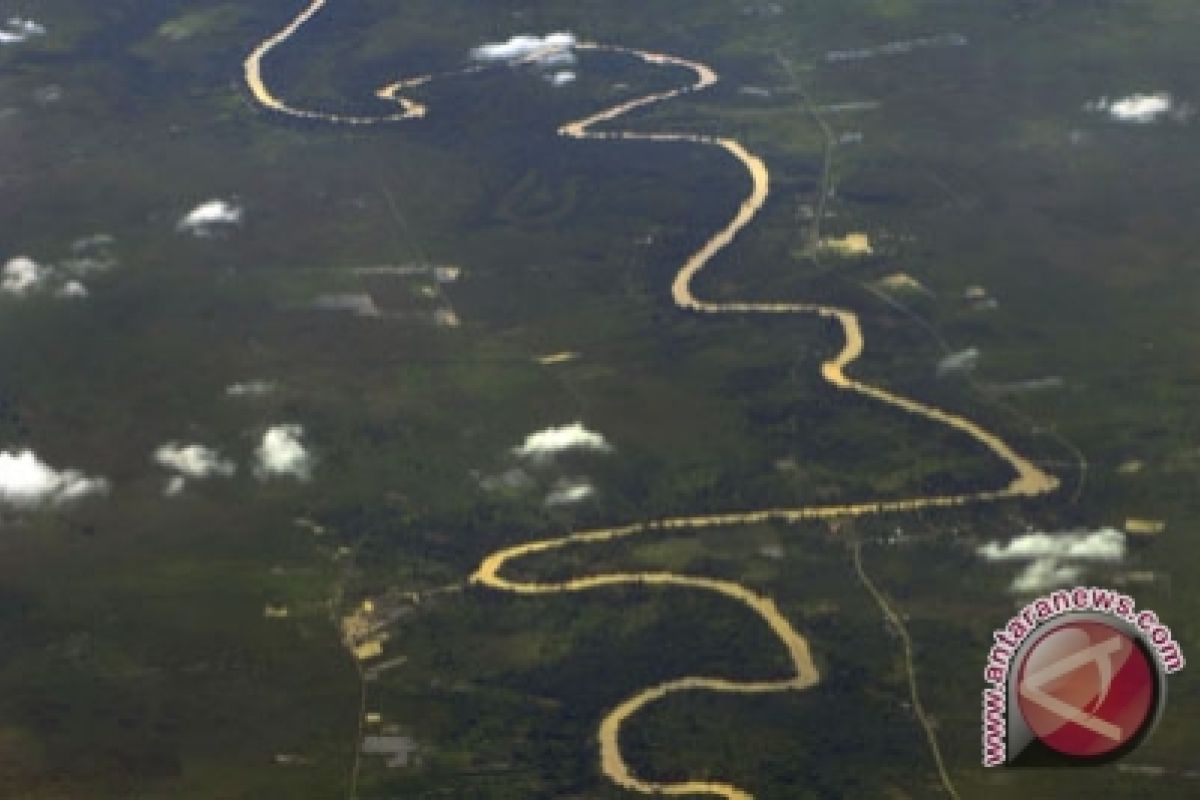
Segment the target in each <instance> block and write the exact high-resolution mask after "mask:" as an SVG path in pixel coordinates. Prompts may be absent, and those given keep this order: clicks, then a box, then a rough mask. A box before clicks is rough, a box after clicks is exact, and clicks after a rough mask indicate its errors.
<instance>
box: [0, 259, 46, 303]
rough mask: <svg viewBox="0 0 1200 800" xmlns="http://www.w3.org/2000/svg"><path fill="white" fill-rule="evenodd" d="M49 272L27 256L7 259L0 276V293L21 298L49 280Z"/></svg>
mask: <svg viewBox="0 0 1200 800" xmlns="http://www.w3.org/2000/svg"><path fill="white" fill-rule="evenodd" d="M50 276H51V270H50V268H49V267H44V266H42V265H41V264H39V263H38V262H36V261H34V260H33V259H32V258H29V257H28V256H17V257H16V258H12V259H9V261H8V263H7V264H5V265H4V270H3V273H2V274H0V291H4V292H5V293H7V294H13V295H16V296H18V297H23V296H25V295H27V294H29V293H30V292H32V291H35V290H37V289H40V288H41V287H42V286H43V285H44V284H45V283H46V281H48V280H49V279H50Z"/></svg>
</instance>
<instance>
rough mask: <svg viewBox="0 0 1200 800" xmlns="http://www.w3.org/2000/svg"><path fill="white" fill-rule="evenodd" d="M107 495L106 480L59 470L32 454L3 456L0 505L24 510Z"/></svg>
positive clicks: (0, 459)
mask: <svg viewBox="0 0 1200 800" xmlns="http://www.w3.org/2000/svg"><path fill="white" fill-rule="evenodd" d="M106 491H108V482H107V481H106V480H104V479H103V478H95V477H90V476H87V475H84V474H83V473H82V472H80V471H79V470H77V469H64V470H56V469H54V468H53V467H51V466H49V465H48V464H46V463H45V462H44V461H42V460H41V459H40V458H38V457H37V454H35V453H34V452H33V451H32V450H28V449H26V450H22V451H21V452H19V453H10V452H7V451H4V452H0V503H5V504H7V505H12V506H18V507H22V508H27V507H32V506H37V505H41V504H43V503H46V504H52V505H57V504H60V503H67V502H70V501H72V500H78V499H79V498H81V497H84V496H86V495H89V494H102V493H104V492H106Z"/></svg>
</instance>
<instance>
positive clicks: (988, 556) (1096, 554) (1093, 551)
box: [978, 528, 1125, 594]
mask: <svg viewBox="0 0 1200 800" xmlns="http://www.w3.org/2000/svg"><path fill="white" fill-rule="evenodd" d="M978 553H979V555H980V556H981V557H983V558H984V559H985V560H986V561H1000V562H1007V561H1028V562H1030V563H1029V564H1028V565H1027V566H1026V567H1025V569H1023V570H1022V571H1021V572H1020V574H1018V575H1017V577H1016V578H1015V579H1014V580H1013V582H1012V585H1011V587H1010V588H1011V590H1012V591H1013V592H1015V593H1017V594H1028V593H1036V592H1039V591H1043V590H1045V589H1050V588H1053V587H1056V586H1063V585H1066V584H1069V583H1071V582H1072V581H1075V580H1077V579H1078V578H1079V575H1080V574H1081V573H1082V567H1081V566H1080V562H1115V561H1120V560H1121V559H1122V558H1124V557H1125V534H1124V533H1123V532H1121V531H1119V530H1117V529H1116V528H1101V529H1100V530H1097V531H1075V532H1070V533H1053V534H1051V533H1041V532H1036V533H1027V534H1023V535H1021V536H1017V537H1015V538H1013V539H1011V540H1009V541H1008V542H1003V543H1002V542H988V543H987V544H985V545H983V546H982V547H980V548H979V550H978Z"/></svg>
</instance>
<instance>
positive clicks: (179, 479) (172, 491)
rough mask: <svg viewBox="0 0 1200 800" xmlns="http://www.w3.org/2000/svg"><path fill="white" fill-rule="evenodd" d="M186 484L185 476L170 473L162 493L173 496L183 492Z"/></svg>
mask: <svg viewBox="0 0 1200 800" xmlns="http://www.w3.org/2000/svg"><path fill="white" fill-rule="evenodd" d="M186 486H187V478H185V477H183V476H182V475H172V476H171V479H170V480H168V481H167V485H166V486H165V487H164V488H163V494H164V495H166V496H167V497H174V496H175V495H177V494H180V493H181V492H183V490H184V487H186Z"/></svg>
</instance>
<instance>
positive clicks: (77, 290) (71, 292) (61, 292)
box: [54, 280, 88, 300]
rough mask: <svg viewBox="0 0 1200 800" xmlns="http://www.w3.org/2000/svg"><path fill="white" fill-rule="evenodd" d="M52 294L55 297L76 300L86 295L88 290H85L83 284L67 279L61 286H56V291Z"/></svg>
mask: <svg viewBox="0 0 1200 800" xmlns="http://www.w3.org/2000/svg"><path fill="white" fill-rule="evenodd" d="M54 294H55V296H57V297H62V298H66V299H68V300H71V299H76V300H78V299H83V298H84V297H87V296H88V290H87V287H86V286H84V285H83V284H82V283H80V282H79V281H76V280H70V281H67V282H66V283H64V284H63V285H62V286H60V287H58V291H56V292H55V293H54Z"/></svg>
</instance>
